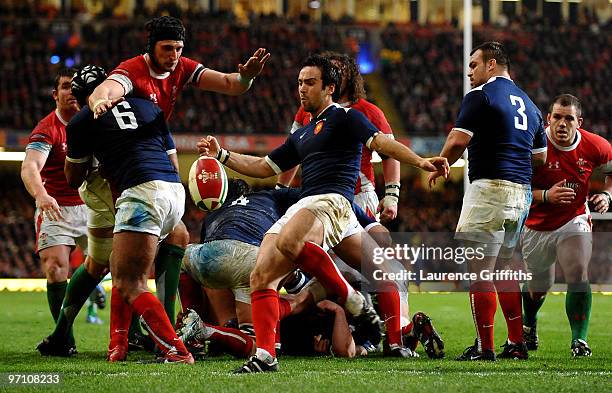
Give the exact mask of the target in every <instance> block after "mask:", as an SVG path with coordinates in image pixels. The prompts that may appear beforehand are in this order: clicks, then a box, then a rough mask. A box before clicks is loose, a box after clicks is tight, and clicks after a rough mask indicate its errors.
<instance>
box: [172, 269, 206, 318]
mask: <svg viewBox="0 0 612 393" xmlns="http://www.w3.org/2000/svg"><path fill="white" fill-rule="evenodd" d="M178 289H179V297H180V298H181V310H183V312H185V310H187V309H188V308H190V309H192V310H194V311H195V312H197V313H198V315H200V316H204V296H202V286H201V285H200V284H198V283H197V282H196V281H195V280H194V279H193V278H191V276H189V275H188V274H187V273H181V275H180V277H179V287H178Z"/></svg>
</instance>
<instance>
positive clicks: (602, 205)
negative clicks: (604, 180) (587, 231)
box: [589, 193, 610, 214]
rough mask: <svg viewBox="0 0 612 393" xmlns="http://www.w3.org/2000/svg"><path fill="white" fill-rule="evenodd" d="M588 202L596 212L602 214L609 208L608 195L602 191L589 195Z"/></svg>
mask: <svg viewBox="0 0 612 393" xmlns="http://www.w3.org/2000/svg"><path fill="white" fill-rule="evenodd" d="M589 202H590V203H591V206H592V207H593V210H595V211H596V212H597V213H601V214H604V213H605V212H607V211H608V210H609V209H610V197H608V196H607V195H606V194H604V193H599V194H594V195H591V197H590V198H589Z"/></svg>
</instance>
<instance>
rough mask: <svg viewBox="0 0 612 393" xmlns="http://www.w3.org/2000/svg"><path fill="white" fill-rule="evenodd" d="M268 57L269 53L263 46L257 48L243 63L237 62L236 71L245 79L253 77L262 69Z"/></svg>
mask: <svg viewBox="0 0 612 393" xmlns="http://www.w3.org/2000/svg"><path fill="white" fill-rule="evenodd" d="M269 59H270V53H267V52H266V49H265V48H259V49H257V50H256V51H255V53H253V56H251V57H250V58H249V60H247V62H246V63H245V64H238V72H239V73H240V76H242V77H243V78H245V79H253V78H255V77H256V76H257V75H259V73H260V72H261V70H263V68H264V65H265V64H266V62H267V61H268V60H269Z"/></svg>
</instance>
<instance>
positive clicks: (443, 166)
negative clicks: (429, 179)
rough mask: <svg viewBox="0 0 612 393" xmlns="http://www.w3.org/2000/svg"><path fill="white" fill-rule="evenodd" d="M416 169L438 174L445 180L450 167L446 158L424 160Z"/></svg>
mask: <svg viewBox="0 0 612 393" xmlns="http://www.w3.org/2000/svg"><path fill="white" fill-rule="evenodd" d="M418 167H419V168H421V169H423V170H424V171H427V172H440V176H444V178H445V179H448V175H449V173H450V165H448V160H447V159H446V157H429V158H424V159H423V160H422V161H421V162H420V163H419V165H418Z"/></svg>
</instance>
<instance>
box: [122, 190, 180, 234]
mask: <svg viewBox="0 0 612 393" xmlns="http://www.w3.org/2000/svg"><path fill="white" fill-rule="evenodd" d="M115 208H116V210H117V213H116V215H115V229H114V233H118V232H123V231H131V232H143V233H150V234H152V235H156V236H158V237H160V238H163V237H165V236H166V235H168V234H169V233H170V232H172V230H173V229H174V227H175V226H176V225H177V224H178V223H179V222H180V221H181V218H182V217H183V213H184V212H185V189H184V188H183V185H182V184H181V183H170V182H166V181H161V180H153V181H148V182H146V183H142V184H139V185H137V186H134V187H131V188H128V189H127V190H124V191H123V192H122V193H121V196H120V197H119V199H117V202H116V204H115Z"/></svg>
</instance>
